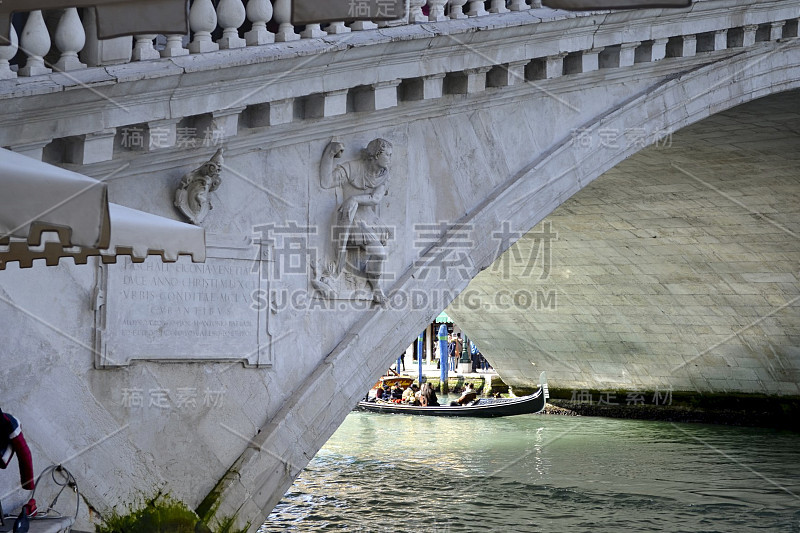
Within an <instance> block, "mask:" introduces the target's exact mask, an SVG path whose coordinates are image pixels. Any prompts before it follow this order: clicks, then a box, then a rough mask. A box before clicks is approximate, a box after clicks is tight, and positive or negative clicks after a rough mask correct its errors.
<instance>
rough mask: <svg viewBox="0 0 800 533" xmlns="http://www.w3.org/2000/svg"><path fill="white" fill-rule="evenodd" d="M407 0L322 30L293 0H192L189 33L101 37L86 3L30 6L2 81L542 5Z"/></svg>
mask: <svg viewBox="0 0 800 533" xmlns="http://www.w3.org/2000/svg"><path fill="white" fill-rule="evenodd" d="M214 4H216V7H214ZM409 4H410V5H409V10H408V13H407V15H406V17H405V18H404V19H401V20H396V21H389V22H379V23H373V22H369V21H355V22H350V23H345V21H340V22H333V23H331V24H327V25H326V26H325V28H324V29H323V28H322V27H321V26H320V24H310V25H308V26H305V27H303V28H302V29H300V31H298V28H296V27H294V26H293V25H292V24H291V23H290V15H291V0H274V1H271V0H216V1H214V2H212V0H193V1H192V2H191V8H190V11H189V26H190V30H191V34H190V36H184V35H137V36H136V37H135V38H134V37H121V38H116V39H107V40H104V41H98V40H97V39H96V37H95V35H96V22H95V18H94V12H93V10H91V9H85V10H82V12H83V16H82V17H81V16H80V15H79V12H78V9H77V8H69V9H65V10H63V11H60V12H48V13H47V14H46V15H43V13H42V11H31V12H30V13H29V14H28V17H27V21H26V22H25V24H24V27H23V29H22V35H21V37H19V36H18V34H17V31H16V30H15V29H14V28H12V30H11V43H10V45H8V46H0V79H7V78H12V77H15V76H17V75H19V76H36V75H39V74H47V73H50V72H52V71H53V70H57V71H71V70H77V69H82V68H86V66H87V65H88V66H104V65H113V64H119V63H127V62H130V61H146V60H152V59H159V58H162V57H177V56H182V55H189V54H201V53H206V52H215V51H218V50H226V49H234V48H244V47H247V46H260V45H264V44H271V43H276V42H277V43H280V42H291V41H296V40H300V39H315V38H320V37H325V36H327V35H337V34H342V33H349V32H352V31H364V30H372V29H377V28H379V27H387V26H401V25H407V24H416V23H423V22H441V21H445V20H450V19H455V20H458V19H466V18H469V17H480V16H486V15H490V14H494V13H508V12H512V11H523V10H528V9H531V8H539V7H541V2H540V0H510V2H508V5H506V1H505V0H489V1H485V2H484V1H482V0H480V1H468V0H427V1H426V0H410V1H409ZM269 28H272V29H274V30H275V31H274V32H273V31H270V29H269ZM0 44H2V43H0ZM18 48H19V49H20V50H22V51H23V53H24V55H25V56H26V60H25V62H24V63H23V65H22V66H20V67H19V68H18V69H13V68H12V67H11V65H10V63H9V62H10V60H11V59H12V58H13V57H14V56H15V55H16V53H17V49H18ZM51 57H52V58H53V61H52V62H48V61H47V60H46V58H51ZM79 57H80V59H79Z"/></svg>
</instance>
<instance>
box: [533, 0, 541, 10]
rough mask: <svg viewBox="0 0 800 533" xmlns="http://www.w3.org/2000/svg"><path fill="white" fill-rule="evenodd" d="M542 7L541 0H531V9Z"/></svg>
mask: <svg viewBox="0 0 800 533" xmlns="http://www.w3.org/2000/svg"><path fill="white" fill-rule="evenodd" d="M541 7H542V0H531V9H539V8H541Z"/></svg>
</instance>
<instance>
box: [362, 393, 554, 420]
mask: <svg viewBox="0 0 800 533" xmlns="http://www.w3.org/2000/svg"><path fill="white" fill-rule="evenodd" d="M546 401H547V394H546V388H540V389H539V390H538V391H536V392H535V393H534V394H531V395H530V396H521V397H519V398H503V399H499V400H493V399H482V400H481V403H480V404H478V405H454V406H450V405H442V406H438V407H420V406H413V405H403V404H395V403H376V402H365V401H361V402H358V406H357V407H356V408H357V409H358V410H360V411H370V412H373V413H390V414H406V415H423V416H469V417H484V418H491V417H496V416H512V415H525V414H530V413H538V412H540V411H542V410H543V409H544V406H545V403H546Z"/></svg>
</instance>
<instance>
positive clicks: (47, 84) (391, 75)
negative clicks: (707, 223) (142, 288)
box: [0, 0, 800, 165]
mask: <svg viewBox="0 0 800 533" xmlns="http://www.w3.org/2000/svg"><path fill="white" fill-rule="evenodd" d="M534 1H537V0H534ZM467 3H468V4H469V5H467ZM504 3H505V6H504V5H503V4H504ZM410 4H411V8H410V11H409V14H410V15H409V16H410V19H411V20H412V21H415V22H425V21H430V20H433V21H435V22H431V23H430V24H429V25H425V26H422V25H420V24H416V23H414V24H409V23H408V21H405V20H404V21H397V22H395V23H385V24H384V26H386V27H385V28H384V29H379V28H377V25H374V24H371V23H366V22H360V23H352V24H350V25H349V26H348V25H345V24H344V23H343V22H341V23H333V24H330V25H328V26H327V27H326V28H325V29H323V28H320V27H319V26H318V25H313V26H308V27H306V28H303V29H300V28H295V27H293V26H292V25H291V24H290V23H289V18H288V17H289V7H290V1H289V0H275V1H274V2H270V0H249V2H247V4H244V3H243V2H242V1H241V0H220V1H219V3H218V5H217V7H216V8H215V7H214V6H213V4H212V2H211V0H195V1H194V3H193V4H192V6H191V20H190V25H191V28H192V34H191V37H185V36H179V35H168V36H155V35H141V36H137V37H136V38H135V39H133V38H130V37H128V38H122V39H111V40H106V41H100V42H98V41H97V40H96V39H94V41H92V39H93V36H94V35H95V31H94V26H93V25H94V19H93V12H92V11H91V10H86V11H84V13H83V15H84V17H83V21H81V20H80V18H79V13H78V12H77V11H76V10H75V9H67V10H65V11H63V12H49V13H45V14H44V16H43V15H42V13H39V12H32V13H31V14H30V15H29V17H28V22H27V24H26V26H25V27H26V30H25V32H24V37H23V39H22V41H23V43H22V49H24V50H25V51H26V54H27V55H28V61H27V62H26V63H25V64H24V65H23V66H22V67H21V68H19V69H18V72H17V71H16V70H17V69H16V67H14V69H12V68H11V67H10V66H9V62H8V59H9V58H10V57H11V56H13V53H12V52H13V50H12V49H13V47H9V46H7V47H5V48H3V47H0V78H3V77H6V78H11V77H16V79H6V80H5V81H0V99H2V100H5V102H4V103H3V105H2V109H3V110H4V111H3V113H0V146H3V147H8V148H10V149H12V150H14V151H17V152H20V153H25V154H26V155H30V156H32V157H35V158H37V159H42V158H44V159H45V160H47V161H49V162H52V163H56V164H61V163H66V164H70V163H71V164H80V165H85V164H94V163H101V162H107V161H112V160H113V159H116V158H118V157H128V156H133V155H136V153H138V152H156V151H157V152H162V151H166V150H170V149H176V148H191V147H197V146H201V145H202V143H203V142H204V138H205V137H204V136H205V135H207V134H209V132H210V135H211V137H212V139H214V140H215V141H214V142H222V141H226V142H227V140H228V139H232V138H234V137H239V136H240V134H242V133H246V134H247V135H245V136H244V137H245V138H244V140H243V141H242V142H248V141H247V138H250V139H255V138H257V136H256V135H254V134H260V133H263V132H265V131H270V130H271V129H272V128H274V127H275V126H281V127H282V129H284V130H285V128H286V127H289V126H290V125H291V124H294V123H299V122H302V121H304V120H307V119H310V120H318V119H325V118H329V117H331V118H332V117H337V116H341V115H346V114H349V113H360V112H376V111H382V110H389V109H391V108H394V107H397V106H401V105H402V106H406V109H417V108H419V109H423V108H422V107H419V106H418V105H417V103H419V104H424V103H425V102H428V101H435V100H437V99H441V98H442V97H444V96H448V95H468V96H471V95H480V94H481V93H484V92H485V91H486V90H487V89H491V90H493V91H494V90H499V89H502V88H504V87H511V86H520V85H521V84H524V83H526V82H528V83H531V82H532V83H534V84H535V85H537V86H538V84H540V83H546V84H551V83H555V84H556V86H557V87H558V88H559V89H557V90H560V89H563V87H561V86H560V85H558V84H559V82H558V79H560V78H562V77H563V78H564V80H565V83H567V82H568V81H569V83H568V85H570V84H571V85H572V86H574V82H573V81H571V80H573V79H575V78H576V77H580V76H588V75H591V73H592V72H595V71H601V72H602V73H604V74H605V73H609V74H611V73H615V74H613V75H614V76H624V75H625V74H624V72H625V69H630V68H632V67H634V66H644V65H647V64H651V65H654V64H655V62H658V64H659V65H663V68H662V67H661V66H659V67H655V66H654V67H653V68H658V69H659V70H663V71H664V72H668V71H670V70H671V69H680V68H685V66H681V65H682V64H683V63H682V62H680V61H675V60H680V59H684V60H685V61H694V58H695V57H697V60H699V61H704V60H705V59H703V58H705V57H707V54H715V53H717V54H725V53H735V52H736V51H737V50H741V49H743V48H748V47H751V46H753V45H755V44H757V43H762V42H763V43H767V42H773V43H774V42H776V41H788V40H792V41H793V40H794V39H796V38H797V36H798V17H800V6H798V4H797V3H796V2H794V1H789V0H773V1H770V2H764V3H762V4H758V5H755V6H753V5H751V4H748V3H747V2H745V1H744V0H703V1H702V2H700V3H698V4H697V5H696V6H695V8H694V9H692V10H691V11H690V10H664V11H663V12H662V11H660V10H659V11H656V10H652V11H649V12H643V13H645V14H646V13H649V14H648V15H642V16H640V19H639V20H635V21H634V20H633V19H632V18H631V16H630V12H627V13H626V12H620V13H611V14H609V13H607V12H606V13H602V14H588V13H583V14H577V15H576V14H571V13H565V12H563V11H554V10H551V9H547V8H538V7H537V6H534V7H537V8H536V9H531V6H530V5H529V4H526V3H525V2H524V1H514V0H512V1H511V2H502V1H495V0H491V1H487V2H481V1H478V2H466V1H464V0H452V1H450V2H445V1H443V0H435V1H434V0H431V1H429V2H427V4H425V3H423V2H422V1H421V0H410ZM425 6H427V9H426V10H425V13H427V14H423V11H422V8H423V7H425ZM503 7H505V9H508V10H509V12H508V13H505V14H499V13H500V11H501V8H503ZM512 9H514V10H516V11H511V10H512ZM492 11H494V12H495V13H492ZM48 15H51V19H50V20H49V21H48ZM637 16H639V15H638V14H637ZM442 18H444V19H445V20H441V19H442ZM369 28H374V29H373V31H364V30H367V29H369ZM298 30H300V32H299V33H298ZM477 30H481V31H477ZM50 31H52V35H53V37H52V42H54V43H55V48H54V49H53V48H52V47H51V38H50ZM326 31H327V32H330V33H331V34H336V33H337V32H346V33H345V35H339V36H336V35H330V36H327V37H323V38H322V39H319V38H316V39H315V38H314V36H317V37H319V36H321V35H323V33H324V32H326ZM355 32H360V33H359V34H356V33H355ZM12 36H13V35H12ZM126 39H127V40H126ZM270 43H274V44H270ZM84 45H85V46H86V49H83V48H84ZM353 48H357V50H356V51H354V52H351V50H352V49H353ZM56 49H57V50H56ZM82 49H83V52H82V53H81V55H79V52H81V50H82ZM729 49H730V50H729ZM218 50H222V51H218ZM214 51H218V52H217V53H209V52H214ZM117 52H119V53H117ZM322 55H325V56H326V57H325V58H320V59H319V61H316V60H313V59H306V58H312V57H319V56H322ZM117 56H119V57H117ZM180 56H183V57H180ZM51 58H52V61H48V59H51ZM84 58H85V59H84ZM86 63H88V64H89V65H90V66H92V65H98V66H103V67H104V68H102V69H86V68H85V66H86ZM107 65H108V66H107ZM319 65H326V67H325V75H324V79H323V76H320V66H319ZM301 67H302V68H301ZM51 68H53V69H56V70H62V71H65V73H64V74H61V73H58V72H54V73H51V74H47V73H48V72H50V69H51ZM220 69H227V70H229V72H228V73H227V74H226V76H225V78H226V80H227V81H226V83H224V84H213V83H212V84H211V85H209V86H207V85H206V83H207V82H208V81H210V80H214V79H215V78H214V76H211V77H209V75H208V74H207V73H204V72H206V71H207V72H219V71H220ZM66 71H71V72H66ZM604 74H602V75H604ZM182 76H185V77H187V80H186V81H179V79H178V78H179V77H182ZM142 80H148V81H142ZM150 80H151V81H150ZM190 80H191V81H190ZM127 84H133V85H131V87H133V88H132V89H126V85H127ZM115 86H118V87H117V88H115ZM146 87H151V88H152V89H153V92H150V89H149V88H146ZM169 87H172V88H173V89H175V90H166V89H167V88H169ZM254 87H256V88H257V90H254ZM554 87H555V86H554ZM143 88H144V90H143ZM81 90H83V92H82V91H81ZM64 91H68V92H66V93H65V92H64ZM59 94H60V95H63V96H57V95H59ZM492 94H502V93H494V92H493V93H492ZM48 95H52V96H51V97H49V98H48ZM223 97H224V98H223ZM12 102H14V103H12ZM225 102H227V103H225ZM413 106H416V107H413ZM21 123H22V124H23V125H22V126H20V124H21ZM132 152H135V153H132Z"/></svg>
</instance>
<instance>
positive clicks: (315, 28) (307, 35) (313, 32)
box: [300, 24, 328, 39]
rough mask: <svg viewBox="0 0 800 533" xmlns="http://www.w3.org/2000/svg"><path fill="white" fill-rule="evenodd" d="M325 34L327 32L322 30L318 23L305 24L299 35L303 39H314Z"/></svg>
mask: <svg viewBox="0 0 800 533" xmlns="http://www.w3.org/2000/svg"><path fill="white" fill-rule="evenodd" d="M326 35H328V32H325V31H322V28H321V27H320V25H319V24H306V29H304V30H303V31H301V32H300V36H301V37H303V38H304V39H316V38H318V37H325V36H326Z"/></svg>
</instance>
